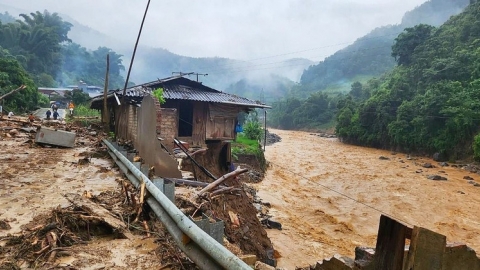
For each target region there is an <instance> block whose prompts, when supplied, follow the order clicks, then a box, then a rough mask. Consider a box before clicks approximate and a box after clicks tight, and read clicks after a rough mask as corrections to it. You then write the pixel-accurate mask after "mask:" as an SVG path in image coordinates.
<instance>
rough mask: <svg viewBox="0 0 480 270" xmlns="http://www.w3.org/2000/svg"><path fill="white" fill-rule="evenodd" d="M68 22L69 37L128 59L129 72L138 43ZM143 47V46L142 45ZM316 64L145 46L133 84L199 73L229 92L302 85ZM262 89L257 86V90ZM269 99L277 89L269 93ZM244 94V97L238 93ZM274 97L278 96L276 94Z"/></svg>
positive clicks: (141, 48) (137, 58) (201, 78)
mask: <svg viewBox="0 0 480 270" xmlns="http://www.w3.org/2000/svg"><path fill="white" fill-rule="evenodd" d="M62 17H64V18H65V20H67V21H69V22H70V23H72V24H73V27H72V29H71V31H70V33H69V37H70V38H71V39H72V40H73V41H75V42H76V43H79V44H80V45H82V46H84V47H86V48H88V49H92V50H94V49H97V48H98V46H106V47H109V48H112V49H113V50H114V51H116V52H118V53H120V54H122V55H124V57H123V63H124V65H125V67H126V68H128V65H129V64H130V58H131V54H132V51H133V46H134V42H135V41H134V40H132V42H129V43H125V42H124V41H119V40H116V39H115V38H112V37H110V36H108V35H106V34H103V33H100V32H98V31H96V30H95V29H92V28H90V27H87V26H85V25H82V24H81V23H79V22H77V21H75V20H74V19H72V18H70V17H68V16H65V15H62ZM140 44H141V42H140ZM312 64H313V62H312V61H310V60H308V59H303V58H293V59H287V60H284V61H281V63H276V64H274V65H262V66H260V65H258V64H256V63H255V62H254V61H252V62H250V61H242V60H236V59H229V58H221V57H200V58H195V57H189V56H182V55H178V54H175V53H173V52H170V51H168V50H166V49H163V48H153V47H149V46H145V45H139V47H138V49H137V54H136V56H135V62H134V64H133V68H132V74H131V76H130V81H133V82H135V83H143V82H148V81H153V80H156V79H158V78H164V77H168V76H171V75H172V72H185V73H187V72H196V73H201V74H208V75H206V76H205V75H199V76H198V79H199V81H201V82H204V83H205V84H207V85H209V86H211V87H213V88H216V89H219V90H225V89H227V88H229V86H230V85H232V84H236V83H237V82H240V81H241V80H248V81H250V82H255V81H259V80H258V78H259V77H265V76H266V77H269V80H271V79H272V78H277V79H278V80H281V81H289V83H293V82H292V81H295V82H298V81H299V80H300V76H301V75H302V73H303V71H304V70H305V68H306V67H308V66H310V65H312ZM190 79H196V75H191V76H190ZM257 86H259V87H261V86H260V85H256V86H255V87H257ZM265 91H266V93H267V95H270V91H275V89H270V88H267V89H265ZM237 94H240V93H237ZM272 95H276V94H275V93H273V94H272Z"/></svg>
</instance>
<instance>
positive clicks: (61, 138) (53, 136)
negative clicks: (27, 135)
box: [35, 127, 76, 148]
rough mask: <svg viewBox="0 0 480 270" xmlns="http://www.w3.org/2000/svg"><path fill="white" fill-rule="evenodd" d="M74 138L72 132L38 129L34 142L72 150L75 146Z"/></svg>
mask: <svg viewBox="0 0 480 270" xmlns="http://www.w3.org/2000/svg"><path fill="white" fill-rule="evenodd" d="M75 136H76V134H75V133H73V132H68V131H63V130H56V129H52V128H46V127H40V129H39V130H38V131H37V135H36V136H35V142H36V143H39V144H49V145H56V146H62V147H69V148H72V147H74V145H75Z"/></svg>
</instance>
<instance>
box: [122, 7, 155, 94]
mask: <svg viewBox="0 0 480 270" xmlns="http://www.w3.org/2000/svg"><path fill="white" fill-rule="evenodd" d="M149 6H150V0H148V2H147V7H146V8H145V13H144V14H143V19H142V23H141V24H140V30H139V31H138V36H137V41H136V42H135V47H133V53H132V59H131V60H130V66H129V67H128V72H127V79H126V80H125V85H124V86H123V97H122V103H125V96H126V93H127V85H128V80H129V79H130V72H131V71H132V65H133V60H135V53H136V52H137V47H138V41H139V40H140V36H141V35H142V29H143V23H144V22H145V17H147V12H148V7H149Z"/></svg>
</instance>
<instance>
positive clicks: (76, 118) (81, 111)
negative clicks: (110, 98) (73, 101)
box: [65, 105, 101, 127]
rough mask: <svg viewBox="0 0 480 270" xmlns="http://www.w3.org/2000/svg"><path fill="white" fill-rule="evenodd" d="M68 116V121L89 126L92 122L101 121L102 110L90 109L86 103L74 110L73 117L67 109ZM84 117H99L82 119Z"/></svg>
mask: <svg viewBox="0 0 480 270" xmlns="http://www.w3.org/2000/svg"><path fill="white" fill-rule="evenodd" d="M65 112H66V114H67V115H66V117H65V120H66V121H67V122H80V123H81V124H82V126H84V127H87V126H89V125H90V124H91V123H99V122H100V120H101V119H100V116H101V115H100V112H99V111H98V110H94V109H90V108H89V107H87V106H85V105H78V106H76V107H75V109H74V110H73V117H70V110H68V109H66V110H65ZM82 117H97V118H96V119H94V118H92V119H81V118H82Z"/></svg>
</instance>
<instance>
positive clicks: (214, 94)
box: [92, 77, 270, 108]
mask: <svg viewBox="0 0 480 270" xmlns="http://www.w3.org/2000/svg"><path fill="white" fill-rule="evenodd" d="M158 87H163V96H164V98H165V99H166V100H168V99H175V100H192V101H202V102H213V103H223V104H233V105H241V106H247V107H252V108H270V106H267V105H265V104H263V103H261V102H260V101H254V100H250V99H248V98H244V97H239V96H237V95H232V94H228V93H224V92H221V91H218V90H215V89H212V88H210V87H207V86H205V85H203V84H201V83H198V82H195V81H192V80H189V79H186V78H181V77H172V78H166V79H163V80H158V81H154V82H150V83H145V84H142V85H137V86H134V87H130V88H128V89H127V91H126V97H129V98H130V101H131V102H141V100H142V98H143V97H144V96H145V95H148V94H151V92H152V89H156V88H158ZM116 94H117V95H118V96H121V95H122V92H121V91H120V90H118V91H116ZM110 95H111V94H110ZM110 95H109V96H110ZM100 100H103V97H102V96H98V97H95V98H93V99H92V101H93V102H98V101H100Z"/></svg>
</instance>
